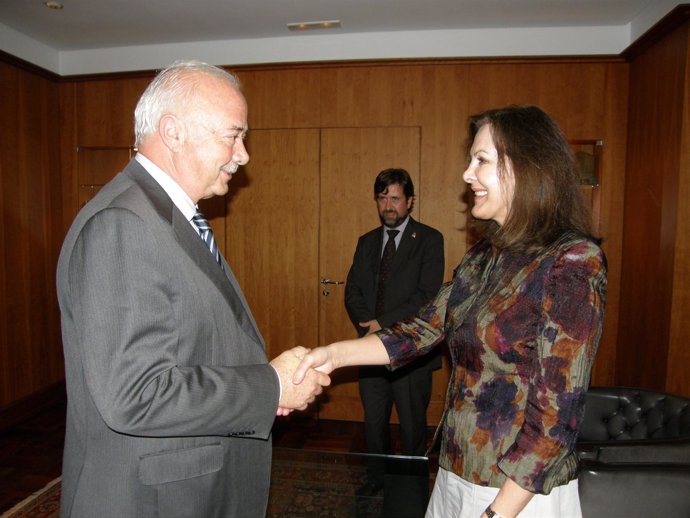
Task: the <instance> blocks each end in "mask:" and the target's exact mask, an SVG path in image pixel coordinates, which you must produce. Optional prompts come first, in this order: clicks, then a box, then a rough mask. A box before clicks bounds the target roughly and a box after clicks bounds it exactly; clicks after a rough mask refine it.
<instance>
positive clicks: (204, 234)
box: [192, 210, 223, 268]
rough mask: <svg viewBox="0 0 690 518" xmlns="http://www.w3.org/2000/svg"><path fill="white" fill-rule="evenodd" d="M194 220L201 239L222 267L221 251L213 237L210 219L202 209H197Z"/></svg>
mask: <svg viewBox="0 0 690 518" xmlns="http://www.w3.org/2000/svg"><path fill="white" fill-rule="evenodd" d="M192 222H193V223H194V224H195V225H196V227H197V228H198V229H199V235H200V236H201V240H202V241H203V242H204V243H206V246H207V247H208V249H209V250H210V251H211V253H212V254H213V257H215V258H216V261H218V264H219V265H220V266H221V268H222V267H223V264H222V263H221V262H220V251H219V250H218V245H217V244H216V240H215V239H214V237H213V230H211V225H209V224H208V220H207V219H206V218H205V217H204V215H203V214H202V213H201V212H200V211H198V210H197V211H196V214H194V217H193V218H192Z"/></svg>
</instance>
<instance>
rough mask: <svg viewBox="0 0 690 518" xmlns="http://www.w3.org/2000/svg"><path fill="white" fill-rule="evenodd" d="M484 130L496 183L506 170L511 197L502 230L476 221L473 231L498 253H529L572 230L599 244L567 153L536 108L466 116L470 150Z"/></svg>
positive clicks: (558, 132) (559, 136)
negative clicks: (488, 134) (512, 182)
mask: <svg viewBox="0 0 690 518" xmlns="http://www.w3.org/2000/svg"><path fill="white" fill-rule="evenodd" d="M487 124H488V125H489V127H490V132H491V137H492V139H493V141H494V145H495V146H496V150H497V152H498V175H499V178H501V179H503V177H504V176H505V175H506V174H507V170H508V165H510V167H511V169H512V172H513V176H514V180H515V192H514V195H513V200H512V203H511V207H510V211H509V213H508V215H507V217H506V220H505V222H504V223H503V225H498V224H497V223H496V222H494V221H485V220H478V219H476V220H475V222H474V224H473V225H472V226H473V227H474V230H475V231H477V232H478V233H479V234H480V235H481V236H482V237H485V238H487V239H489V240H491V242H492V243H493V244H494V245H495V246H496V247H498V248H504V249H512V250H521V251H534V250H537V249H538V248H540V247H543V246H545V245H549V244H551V243H553V242H555V241H556V240H557V239H558V238H559V237H560V236H562V235H563V234H564V233H565V232H567V231H571V232H575V233H578V234H580V235H582V236H583V237H586V238H589V239H592V240H594V241H597V242H598V239H597V238H596V237H595V236H594V233H593V229H592V217H591V212H590V209H589V207H588V206H587V204H586V203H585V200H584V198H583V196H582V191H581V187H580V177H579V175H578V172H577V166H576V162H575V158H574V156H573V153H572V150H571V149H570V146H569V145H568V142H567V141H566V139H565V136H564V135H563V132H562V131H561V129H560V128H559V127H558V125H557V124H556V123H555V122H554V120H553V119H552V118H551V117H550V116H549V115H548V114H546V113H545V112H544V111H543V110H541V109H540V108H538V107H536V106H508V107H506V108H500V109H495V110H488V111H485V112H483V113H480V114H478V115H474V116H472V117H470V122H469V136H470V142H469V145H468V146H469V147H471V146H472V142H473V141H474V137H475V136H476V135H477V132H478V131H479V130H480V129H481V128H482V127H483V126H485V125H487Z"/></svg>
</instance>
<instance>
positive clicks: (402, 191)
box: [345, 169, 444, 494]
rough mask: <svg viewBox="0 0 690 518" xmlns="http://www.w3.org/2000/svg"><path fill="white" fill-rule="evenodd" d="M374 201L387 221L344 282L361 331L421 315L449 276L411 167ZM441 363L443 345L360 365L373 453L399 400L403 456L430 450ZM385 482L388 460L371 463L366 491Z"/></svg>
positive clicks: (368, 238) (384, 179)
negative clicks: (435, 374)
mask: <svg viewBox="0 0 690 518" xmlns="http://www.w3.org/2000/svg"><path fill="white" fill-rule="evenodd" d="M374 199H375V201H376V205H377V207H378V213H379V217H380V219H381V223H382V226H381V227H378V228H376V229H374V230H372V231H371V232H368V233H367V234H364V235H363V236H361V237H360V238H359V241H358V243H357V249H356V251H355V255H354V259H353V261H352V266H351V268H350V272H349V273H348V276H347V283H346V285H345V307H346V308H347V312H348V314H349V316H350V320H352V323H353V325H354V326H355V328H356V329H357V332H358V334H359V335H360V336H363V335H365V334H369V333H373V332H374V331H378V330H379V329H381V328H384V327H388V326H390V325H392V324H393V323H395V322H397V321H399V320H403V319H404V318H406V317H408V316H411V315H414V314H416V312H417V311H418V310H419V308H421V307H422V306H423V305H424V304H425V303H427V302H428V301H429V300H430V299H431V298H432V297H433V296H434V295H436V293H437V292H438V290H439V288H440V286H441V282H442V281H443V268H444V254H443V236H442V235H441V233H440V232H439V231H438V230H436V229H433V228H431V227H429V226H427V225H423V224H422V223H419V222H417V221H415V220H414V219H412V218H411V217H410V216H409V212H410V211H411V210H412V205H413V202H414V185H413V183H412V179H411V178H410V175H409V174H408V173H407V171H405V170H404V169H386V170H384V171H382V172H381V173H379V175H378V176H377V177H376V181H375V182H374ZM440 366H441V356H440V354H439V353H438V350H437V352H435V353H432V354H430V355H429V357H426V358H421V359H420V360H418V361H415V362H413V363H412V364H410V365H408V366H406V367H404V368H402V369H399V370H397V371H395V372H390V371H389V370H388V369H386V368H385V367H364V368H362V369H360V377H359V391H360V397H361V399H362V405H363V406H364V428H365V435H366V441H367V450H368V452H369V453H390V452H391V451H390V450H391V445H390V427H389V421H390V416H391V410H392V407H393V403H395V408H396V411H397V413H398V417H399V418H400V435H401V443H402V444H401V449H402V454H403V455H424V453H425V451H426V409H427V406H428V405H429V400H430V399H431V381H432V379H431V376H432V371H433V370H435V369H438V368H439V367H440ZM382 487H383V472H382V466H381V464H380V463H376V462H372V463H370V467H369V477H368V480H367V482H366V484H365V485H364V486H363V487H362V488H360V494H373V493H376V492H378V491H379V490H380V489H381V488H382Z"/></svg>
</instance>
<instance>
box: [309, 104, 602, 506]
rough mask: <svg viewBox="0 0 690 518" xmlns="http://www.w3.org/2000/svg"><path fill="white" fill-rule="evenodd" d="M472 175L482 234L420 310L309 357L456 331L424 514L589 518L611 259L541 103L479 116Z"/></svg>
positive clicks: (348, 356) (388, 352) (377, 353)
mask: <svg viewBox="0 0 690 518" xmlns="http://www.w3.org/2000/svg"><path fill="white" fill-rule="evenodd" d="M470 136H471V141H472V146H471V149H470V154H469V166H468V168H467V170H466V171H465V172H464V173H463V179H464V181H465V182H466V183H467V184H468V186H469V188H470V189H471V191H472V193H473V196H474V200H473V204H472V216H473V217H474V218H476V220H477V222H478V225H477V230H478V231H479V233H480V234H481V236H482V239H481V240H479V242H478V243H477V244H476V245H474V246H473V247H472V248H471V249H470V250H469V252H468V253H467V254H466V255H465V257H464V258H463V260H462V262H461V263H460V265H459V266H458V267H457V268H456V270H455V274H454V277H453V280H452V281H451V282H450V283H448V284H445V285H444V286H443V287H442V288H441V290H440V291H439V293H438V295H437V296H436V297H435V299H434V300H432V301H431V302H430V303H429V304H428V305H426V306H425V307H423V308H422V309H421V310H420V312H419V313H418V314H417V315H416V316H415V317H412V318H409V319H407V320H405V321H402V322H399V323H397V324H395V325H394V326H392V327H391V328H389V329H383V330H381V331H379V332H377V333H376V334H372V335H369V336H366V337H364V338H361V339H358V340H346V341H342V342H337V343H335V344H331V345H329V346H326V347H322V348H318V349H314V350H313V351H311V353H309V354H308V355H307V356H306V357H305V359H304V361H303V363H302V366H301V368H300V370H299V371H298V373H297V374H296V378H295V381H299V379H300V377H301V375H302V373H303V372H304V371H305V370H306V368H307V367H310V366H315V367H318V368H319V369H320V370H324V371H327V372H330V371H332V370H333V369H335V368H339V367H343V366H348V365H362V364H384V365H385V364H390V366H391V368H393V369H394V368H397V367H399V366H401V365H404V364H405V363H407V362H409V361H410V360H412V359H414V358H416V357H418V356H420V355H423V354H426V353H428V352H429V351H430V350H431V349H433V348H434V347H436V346H437V345H439V344H440V343H441V342H443V340H444V339H445V341H446V343H447V344H448V348H449V350H450V355H451V358H452V362H453V371H452V375H451V379H450V383H449V386H448V394H447V398H446V408H445V412H444V414H443V417H442V419H441V423H440V425H439V429H438V430H437V436H440V439H441V451H440V456H439V472H438V474H437V478H436V484H435V486H434V491H433V493H432V496H431V501H430V503H429V508H428V510H427V517H436V518H446V517H451V516H452V517H463V518H464V517H468V518H480V517H481V518H497V517H502V518H513V517H515V516H518V515H519V516H520V517H521V518H524V517H573V518H579V517H580V516H581V512H580V504H579V498H578V492H577V478H576V477H577V459H576V456H575V453H574V451H573V450H574V447H575V441H576V439H577V433H578V429H579V426H580V424H581V422H582V419H583V416H584V404H585V392H586V390H587V387H588V385H589V380H590V373H591V368H592V364H593V362H594V357H595V354H596V350H597V346H598V344H599V338H600V336H601V330H602V324H603V317H604V303H605V293H606V260H605V257H604V254H603V252H602V250H601V249H600V248H599V246H598V240H597V239H595V238H594V237H593V232H592V230H591V223H590V216H589V212H588V210H587V206H586V204H585V202H584V200H583V198H582V196H581V194H580V186H579V176H578V174H577V171H576V168H575V164H574V160H573V157H572V154H571V152H570V149H569V147H568V144H567V142H566V140H565V138H564V136H563V134H562V132H561V130H560V129H559V128H558V126H557V125H556V124H555V122H554V121H553V120H552V119H551V118H550V117H549V116H548V115H547V114H546V113H544V112H543V111H542V110H541V109H539V108H537V107H534V106H512V107H508V108H504V109H498V110H490V111H487V112H484V113H482V114H480V115H477V116H475V117H472V118H471V120H470Z"/></svg>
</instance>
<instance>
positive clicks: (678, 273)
mask: <svg viewBox="0 0 690 518" xmlns="http://www.w3.org/2000/svg"><path fill="white" fill-rule="evenodd" d="M679 36H680V41H681V43H682V40H683V39H685V45H684V46H685V48H686V49H687V52H686V55H685V62H684V79H683V84H684V89H683V92H682V93H680V94H679V99H678V102H679V103H680V106H679V107H680V117H681V130H680V133H679V135H678V138H679V148H680V149H679V158H680V160H679V164H678V166H679V170H678V191H677V194H676V196H677V210H676V235H675V253H674V260H673V295H672V299H671V329H670V332H669V346H668V363H667V367H666V368H667V378H666V390H667V391H669V392H671V393H674V394H683V395H685V396H690V340H689V339H688V337H690V24H688V23H686V24H685V26H684V27H683V28H682V29H680V30H679Z"/></svg>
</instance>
